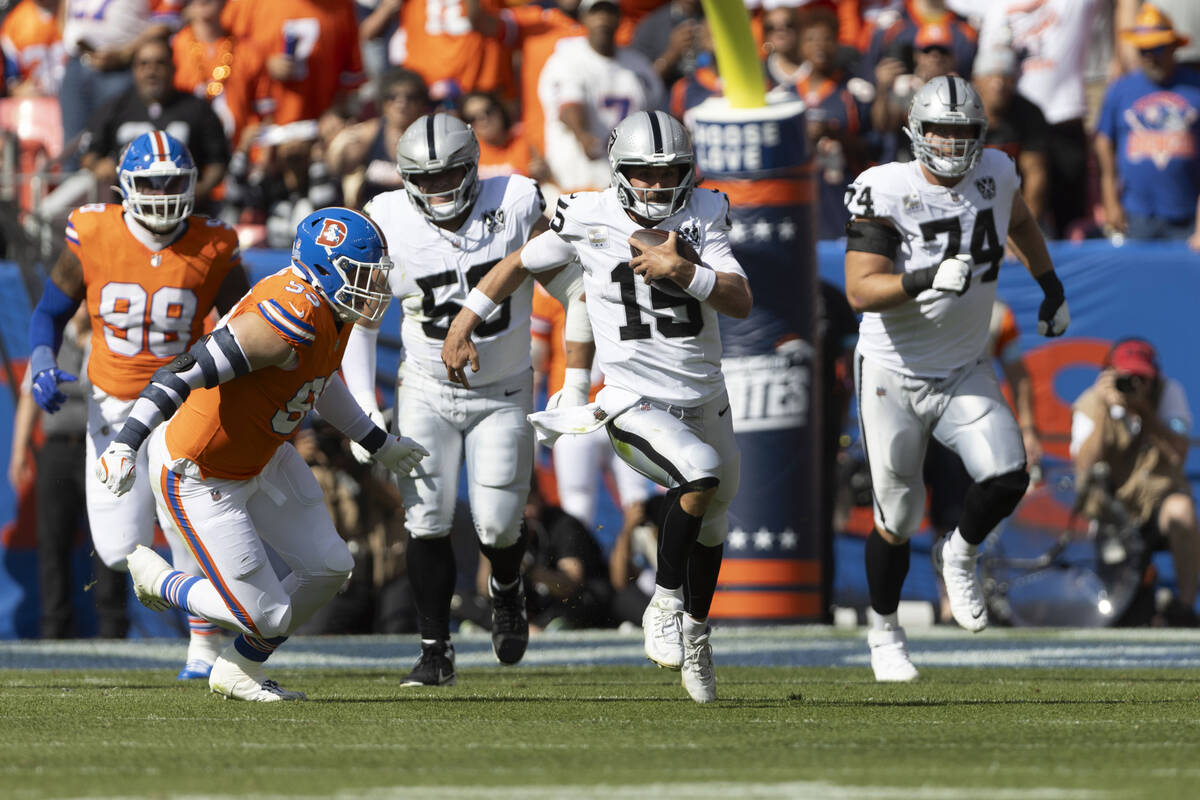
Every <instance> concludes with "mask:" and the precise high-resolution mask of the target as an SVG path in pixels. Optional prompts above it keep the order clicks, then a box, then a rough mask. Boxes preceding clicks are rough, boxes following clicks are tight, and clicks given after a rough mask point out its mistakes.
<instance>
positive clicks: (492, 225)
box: [363, 175, 546, 388]
mask: <svg viewBox="0 0 1200 800" xmlns="http://www.w3.org/2000/svg"><path fill="white" fill-rule="evenodd" d="M545 208H546V204H545V201H544V200H543V199H542V193H541V190H539V189H538V185H537V183H536V182H535V181H532V180H530V179H529V178H526V177H523V176H521V175H509V176H504V177H496V178H487V179H485V180H482V181H480V182H479V196H478V197H477V198H476V199H475V204H474V205H473V206H472V207H471V211H470V212H469V213H468V214H467V217H466V219H465V220H464V221H463V223H462V225H461V226H460V227H459V228H458V230H456V231H447V230H443V229H442V228H439V227H438V226H436V225H434V224H433V223H431V222H430V221H429V220H428V219H426V218H425V216H424V215H422V214H421V212H419V211H418V210H417V209H416V208H415V207H414V206H413V204H412V201H411V200H409V199H408V193H407V192H405V191H404V190H403V189H400V190H397V191H394V192H385V193H383V194H380V195H376V196H375V197H374V198H373V199H372V200H371V202H370V203H368V204H367V206H366V208H364V209H363V210H364V211H365V212H366V214H367V216H369V217H370V218H371V219H373V220H374V221H375V223H376V224H377V225H379V227H380V228H381V229H382V230H383V233H384V236H385V237H386V238H387V241H388V242H390V243H391V246H390V248H389V252H388V255H390V256H391V257H392V261H393V262H395V264H396V268H395V269H393V270H392V271H391V274H389V275H388V281H389V283H390V284H391V290H392V295H393V296H394V297H398V298H400V299H401V301H402V303H403V308H404V321H403V323H402V324H401V327H400V339H401V341H402V342H403V344H404V367H405V369H406V370H414V369H415V370H417V371H418V372H420V373H421V374H422V375H424V376H426V377H429V378H433V379H434V380H439V381H443V382H445V381H446V367H445V365H444V364H442V342H444V341H445V340H446V331H447V330H448V329H449V327H450V321H451V320H453V319H454V317H455V315H456V314H458V312H459V311H460V310H461V309H462V304H463V303H464V302H466V299H467V294H468V293H470V291H471V289H472V288H474V286H475V284H477V283H479V281H480V280H481V279H482V278H483V276H484V275H486V274H487V272H488V270H490V269H491V268H492V267H494V266H495V265H496V264H497V263H498V262H499V261H500V259H502V258H504V257H505V256H506V255H508V254H509V253H511V252H513V251H514V250H517V249H519V248H520V247H521V245H523V244H525V241H526V240H527V239H528V238H529V232H530V230H532V228H533V225H534V223H535V222H537V220H538V218H540V217H541V216H542V212H543V211H544V210H545ZM532 310H533V282H532V281H525V283H523V284H522V285H521V286H520V288H518V289H517V290H516V291H515V292H513V293H512V295H511V296H510V297H508V298H507V299H506V300H505V301H504V302H503V303H501V304H500V306H499V308H497V309H496V311H495V313H493V314H492V316H491V317H489V318H488V319H486V320H484V321H483V322H482V323H481V324H480V325H479V327H477V328H476V329H475V333H474V335H473V337H472V338H473V340H474V342H475V346H476V347H477V348H478V350H479V358H480V366H481V367H482V369H481V371H480V372H478V373H474V374H472V375H471V379H470V380H471V387H472V388H478V387H480V386H486V385H488V384H491V383H495V382H496V381H500V380H504V379H505V378H509V377H512V376H513V375H515V374H517V373H519V372H522V371H528V370H529V369H530V368H531V362H530V358H529V336H530V333H529V315H530V313H531V312H532Z"/></svg>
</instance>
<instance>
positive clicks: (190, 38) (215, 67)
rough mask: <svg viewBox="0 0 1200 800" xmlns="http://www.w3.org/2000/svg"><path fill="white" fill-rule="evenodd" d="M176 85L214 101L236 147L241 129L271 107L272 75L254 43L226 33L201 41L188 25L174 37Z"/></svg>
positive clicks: (213, 104) (218, 114) (227, 132)
mask: <svg viewBox="0 0 1200 800" xmlns="http://www.w3.org/2000/svg"><path fill="white" fill-rule="evenodd" d="M171 49H172V51H173V53H174V58H175V88H176V89H178V90H179V91H181V92H187V93H188V94H194V95H196V96H197V97H201V98H203V99H205V100H207V101H209V103H211V104H212V109H213V111H215V112H217V116H218V117H219V118H220V119H221V124H222V125H224V126H225V134H226V135H227V136H228V137H229V140H230V141H231V142H232V143H233V145H234V146H235V147H236V146H237V144H238V139H239V138H240V136H241V132H242V130H243V129H244V128H245V127H246V125H247V124H248V123H250V122H252V121H254V120H255V119H256V117H257V115H258V114H259V112H261V111H263V110H265V109H266V108H269V107H270V102H271V79H270V77H269V76H268V75H267V71H266V67H265V65H264V62H263V58H262V56H261V55H259V52H258V50H257V49H256V48H255V47H254V45H253V44H251V43H249V42H245V41H239V40H237V39H235V38H234V37H233V36H223V37H221V38H220V39H219V40H217V41H216V42H212V43H207V42H201V41H199V40H198V39H197V38H196V33H195V31H194V30H192V26H191V25H189V26H187V27H186V28H184V29H183V30H181V31H180V32H179V33H177V34H175V38H174V39H172V40H171Z"/></svg>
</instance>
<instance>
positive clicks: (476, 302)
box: [463, 287, 496, 320]
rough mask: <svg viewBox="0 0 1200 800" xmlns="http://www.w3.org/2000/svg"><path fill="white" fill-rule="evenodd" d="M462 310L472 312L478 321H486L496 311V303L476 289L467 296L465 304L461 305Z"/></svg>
mask: <svg viewBox="0 0 1200 800" xmlns="http://www.w3.org/2000/svg"><path fill="white" fill-rule="evenodd" d="M463 308H466V309H469V310H470V311H473V312H474V313H475V315H476V316H478V317H479V318H480V319H482V320H486V319H487V318H488V317H490V316H491V315H492V312H493V311H495V310H496V301H495V300H493V299H492V298H490V297H488V296H487V295H486V294H484V293H483V292H481V291H479V289H478V287H476V288H474V289H472V290H471V293H470V294H468V295H467V302H465V303H463Z"/></svg>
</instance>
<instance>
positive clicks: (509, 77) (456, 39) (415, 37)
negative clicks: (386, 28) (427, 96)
mask: <svg viewBox="0 0 1200 800" xmlns="http://www.w3.org/2000/svg"><path fill="white" fill-rule="evenodd" d="M482 5H483V8H484V10H485V11H489V12H491V13H493V14H496V13H499V11H500V8H501V4H500V2H498V0H482ZM400 25H401V26H402V27H403V28H404V33H405V36H406V37H407V38H406V40H405V48H406V50H407V55H406V56H405V59H404V66H406V67H408V68H409V69H411V70H412V71H413V72H416V73H417V74H419V75H420V76H421V77H422V78H424V79H425V83H427V84H428V85H429V86H430V87H432V86H433V85H434V84H435V83H437V82H438V81H444V80H452V81H454V82H455V83H457V84H458V86H459V88H460V89H461V90H462V92H463V93H464V94H465V93H466V92H473V91H476V90H478V91H484V92H495V93H496V94H498V95H499V96H501V97H504V98H506V99H512V98H514V97H516V82H515V80H514V79H513V71H512V59H511V57H510V55H509V52H508V50H507V49H506V48H505V47H504V45H503V44H501V43H500V42H498V41H496V40H494V39H489V38H487V37H486V36H484V35H483V34H481V33H478V32H477V31H476V30H475V29H474V28H472V27H471V21H470V20H469V19H467V9H466V4H465V3H464V2H463V0H413V1H412V2H405V3H404V6H403V7H402V8H401V9H400Z"/></svg>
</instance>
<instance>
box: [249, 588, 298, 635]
mask: <svg viewBox="0 0 1200 800" xmlns="http://www.w3.org/2000/svg"><path fill="white" fill-rule="evenodd" d="M263 599H264V600H265V599H266V598H265V597H264V598H263ZM291 626H292V604H291V603H269V604H263V607H261V608H260V609H259V613H258V614H257V615H255V617H254V627H255V628H257V629H258V635H259V636H262V637H264V638H267V639H271V638H274V637H276V636H287V635H288V632H289V631H290V630H291Z"/></svg>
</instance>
